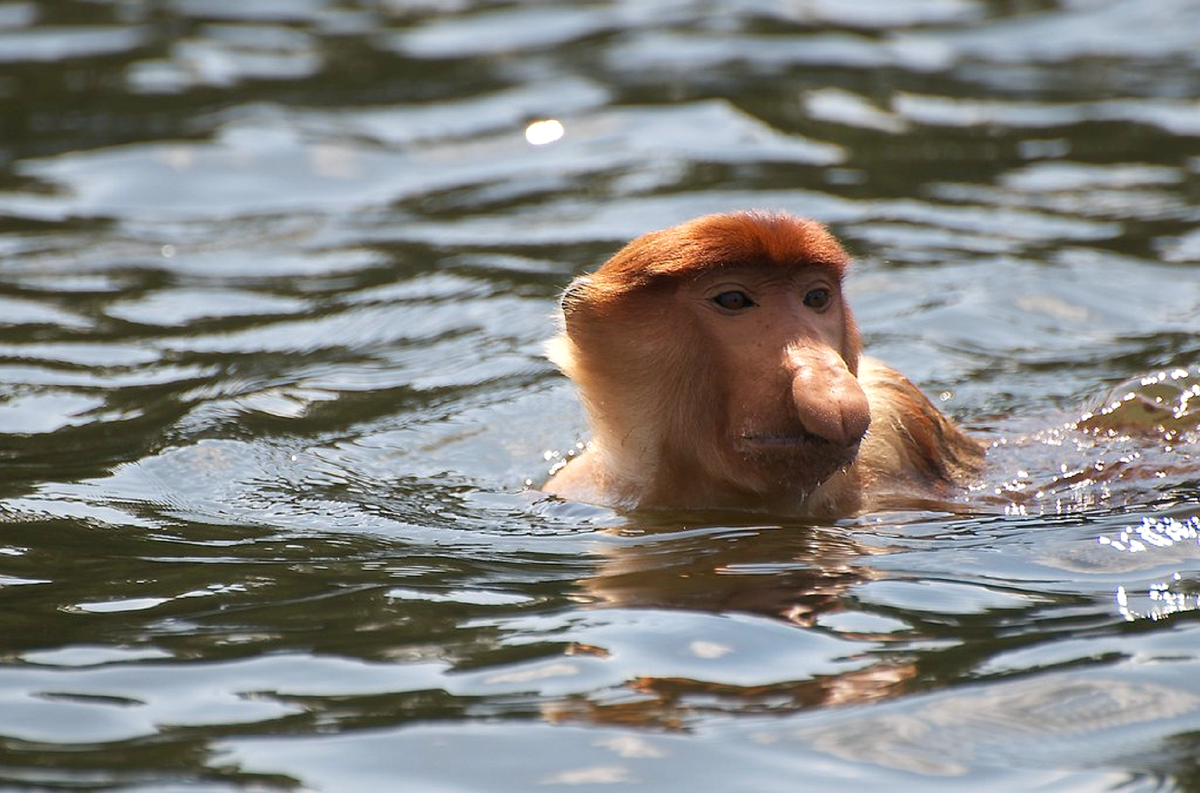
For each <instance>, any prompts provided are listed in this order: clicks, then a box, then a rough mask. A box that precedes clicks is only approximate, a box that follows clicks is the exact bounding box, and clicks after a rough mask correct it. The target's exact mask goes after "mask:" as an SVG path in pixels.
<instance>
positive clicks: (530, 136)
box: [525, 118, 566, 146]
mask: <svg viewBox="0 0 1200 793" xmlns="http://www.w3.org/2000/svg"><path fill="white" fill-rule="evenodd" d="M565 131H566V130H565V129H563V125H562V122H561V121H559V120H558V119H554V118H547V119H545V120H543V121H535V122H533V123H532V124H530V125H529V126H528V127H526V128H525V140H527V141H529V142H530V143H531V144H533V145H534V146H545V145H546V144H547V143H553V142H554V141H556V140H558V139H559V138H561V137H562V136H563V133H564V132H565Z"/></svg>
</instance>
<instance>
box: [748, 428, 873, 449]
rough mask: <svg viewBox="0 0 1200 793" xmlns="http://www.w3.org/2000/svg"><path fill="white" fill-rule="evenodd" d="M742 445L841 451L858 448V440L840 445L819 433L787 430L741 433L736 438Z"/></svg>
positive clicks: (761, 447)
mask: <svg viewBox="0 0 1200 793" xmlns="http://www.w3.org/2000/svg"><path fill="white" fill-rule="evenodd" d="M738 441H739V442H740V443H741V445H742V446H744V447H746V448H748V449H762V450H764V451H766V450H770V449H780V450H786V449H809V450H812V451H818V450H820V449H822V448H825V449H828V450H829V451H830V452H842V451H850V452H853V451H854V450H856V449H858V444H859V442H858V441H855V442H854V443H853V444H851V445H849V446H841V445H840V444H835V443H833V442H831V441H829V440H826V439H825V438H822V437H821V436H820V435H813V434H812V433H811V432H804V431H803V430H801V431H799V432H788V433H764V434H761V435H749V434H746V435H742V436H740V437H739V438H738Z"/></svg>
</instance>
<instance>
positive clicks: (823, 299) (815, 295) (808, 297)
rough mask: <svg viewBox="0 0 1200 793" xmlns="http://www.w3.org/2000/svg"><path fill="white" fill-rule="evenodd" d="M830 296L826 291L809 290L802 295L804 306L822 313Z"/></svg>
mask: <svg viewBox="0 0 1200 793" xmlns="http://www.w3.org/2000/svg"><path fill="white" fill-rule="evenodd" d="M830 300H831V296H830V294H829V290H828V289H824V288H822V289H810V290H808V293H807V294H805V295H804V305H806V306H808V307H809V308H811V309H814V310H816V311H822V310H824V309H826V308H828V307H829V301H830Z"/></svg>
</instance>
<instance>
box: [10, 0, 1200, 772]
mask: <svg viewBox="0 0 1200 793" xmlns="http://www.w3.org/2000/svg"><path fill="white" fill-rule="evenodd" d="M1197 53H1200V7H1197V6H1196V5H1195V4H1194V3H1191V2H1188V0H1123V1H1122V0H1118V1H1117V2H1109V1H1107V0H1072V1H1071V2H1067V1H1066V0H1063V1H1062V2H1054V1H1053V0H1035V1H1031V2H1002V1H1001V0H904V1H903V2H890V1H889V2H869V3H838V2H825V1H824V0H822V1H820V2H806V3H777V2H761V1H759V0H744V1H741V0H739V2H720V3H718V2H703V0H678V1H674V0H672V1H667V0H663V1H662V2H643V1H642V0H611V1H610V2H596V3H587V4H583V3H574V2H566V1H564V2H522V3H501V2H483V1H482V0H480V1H476V2H472V1H471V0H459V1H455V2H415V3H371V2H365V0H364V1H363V2H339V0H271V2H255V3H250V4H247V3H235V2H224V1H223V0H222V2H211V1H210V0H204V2H200V1H199V0H195V1H193V0H174V1H173V2H166V3H155V2H148V1H147V2H141V1H140V0H133V1H132V2H115V0H114V1H113V2H105V1H103V0H102V1H101V2H82V1H80V2H75V1H74V0H55V2H48V1H47V2H40V3H39V2H30V1H28V0H17V1H16V2H7V3H0V110H2V112H0V520H2V523H0V598H3V608H2V609H0V785H2V786H4V787H6V788H9V789H16V790H20V789H38V790H41V789H72V790H139V789H140V790H213V791H216V790H221V791H227V790H243V789H260V790H261V789H268V790H275V789H279V790H301V789H313V790H329V791H341V790H356V791H358V790H479V791H505V790H513V791H517V790H520V791H525V790H530V789H542V788H545V789H548V790H554V789H585V790H586V789H594V788H600V787H604V788H615V789H622V788H624V789H639V790H675V789H679V790H692V789H697V788H705V789H713V790H735V789H738V790H756V791H775V790H778V791H784V790H787V791H791V790H795V789H797V786H798V785H801V786H808V787H811V788H812V789H833V788H835V787H836V788H837V789H839V790H847V789H848V790H868V789H871V790H876V789H914V790H963V789H967V788H970V789H973V790H979V791H989V790H995V791H1010V790H1037V789H1044V790H1073V791H1100V790H1111V789H1117V788H1119V789H1121V790H1126V791H1142V790H1147V791H1148V790H1179V791H1197V790H1200V766H1198V765H1197V761H1196V757H1197V754H1198V752H1200V745H1198V743H1197V736H1198V735H1200V682H1197V681H1200V651H1198V650H1197V648H1200V618H1198V613H1200V438H1198V430H1197V426H1198V424H1200V418H1198V415H1200V232H1197V230H1196V229H1197V219H1198V218H1200V55H1198V54H1197ZM548 118H553V119H557V120H558V121H560V122H561V124H562V126H563V130H564V134H563V136H562V137H561V139H559V140H557V141H554V142H550V143H547V144H544V145H536V146H535V145H531V144H530V143H529V142H528V141H527V139H526V128H527V127H528V125H529V124H531V123H532V122H535V121H538V120H541V119H548ZM746 208H764V209H781V210H787V211H791V212H794V213H797V214H800V215H805V216H809V217H813V218H816V219H819V220H821V221H823V222H826V223H828V224H830V226H831V228H832V229H833V230H834V232H835V233H836V234H838V235H839V236H840V237H841V238H842V239H843V240H844V241H845V242H846V245H847V247H848V248H849V249H850V250H851V251H852V252H853V253H854V255H855V257H856V259H857V263H856V269H855V271H854V273H853V275H852V276H851V278H850V281H849V284H848V289H849V292H850V298H851V301H852V303H853V305H854V307H855V312H856V315H857V317H858V319H859V322H860V325H861V326H862V328H863V331H864V337H865V340H866V343H867V347H868V350H869V351H870V352H871V353H872V354H874V355H876V356H877V357H880V358H883V359H884V360H886V361H887V362H889V363H891V364H892V365H894V366H896V367H897V368H899V369H901V370H902V371H904V372H905V373H906V374H908V375H909V376H910V377H911V378H912V379H913V380H915V381H916V382H918V383H919V384H920V385H921V386H922V387H923V388H924V389H925V391H926V393H928V394H929V395H930V396H931V397H932V398H933V399H934V400H935V401H936V402H937V403H938V404H939V405H940V406H941V407H943V408H944V409H945V410H946V411H948V412H949V413H950V414H952V415H953V416H955V417H956V418H958V419H959V420H960V421H961V422H962V423H963V424H964V425H965V426H966V427H967V428H968V429H969V430H971V431H972V432H974V433H976V434H977V435H979V436H980V437H982V438H984V439H985V440H986V441H987V442H988V443H990V444H993V445H994V448H993V449H992V450H991V452H990V459H991V465H990V468H989V470H988V472H987V474H986V475H985V477H984V478H983V479H982V480H981V481H980V482H978V483H976V484H975V486H974V487H973V488H972V490H971V491H970V492H968V493H965V494H964V495H963V498H962V501H961V503H960V504H957V505H955V506H954V508H953V509H948V510H944V511H922V510H919V509H913V510H912V511H908V512H894V513H887V514H873V515H866V516H861V517H856V518H848V519H845V520H842V521H836V522H826V523H816V524H812V523H800V522H794V521H780V520H777V519H769V518H765V517H764V518H762V519H747V518H745V517H740V518H737V517H730V516H721V515H670V514H669V515H621V514H616V513H613V512H611V511H608V510H604V509H600V508H596V507H589V506H586V505H578V504H567V503H561V502H555V501H552V500H547V499H544V498H542V497H540V496H539V495H538V494H537V492H536V490H535V489H531V486H533V487H534V488H535V487H536V485H537V484H538V483H539V482H540V481H542V480H543V479H544V478H545V475H546V471H547V470H548V469H549V467H550V466H551V465H552V464H554V462H555V461H556V460H557V459H559V458H560V457H561V456H562V455H563V454H566V453H569V451H570V450H571V449H572V448H574V447H575V445H576V444H578V443H580V442H582V441H584V440H585V439H586V428H585V427H584V424H583V420H582V415H581V413H580V410H579V406H578V403H577V401H576V399H575V396H574V394H573V392H572V389H571V387H570V385H569V383H567V382H566V381H565V380H564V379H563V378H562V377H561V375H559V374H558V373H556V372H555V371H554V369H553V367H552V366H551V365H550V364H549V363H548V362H547V361H546V360H545V359H544V357H543V356H542V352H541V348H542V343H543V342H544V340H545V339H547V338H548V337H549V336H550V335H551V334H552V333H553V332H554V325H553V313H554V310H555V305H556V298H557V294H558V291H559V290H560V289H561V288H562V286H563V285H564V284H565V283H566V282H567V281H568V280H569V279H570V278H571V277H572V276H574V275H575V274H577V273H579V272H582V271H584V270H586V269H588V268H591V267H595V266H597V265H598V264H599V263H600V262H602V261H603V260H604V258H605V257H607V256H608V255H609V254H611V253H612V252H613V251H614V250H615V249H616V248H617V247H618V246H619V245H620V244H621V243H622V242H624V241H625V240H627V239H629V238H630V237H632V236H634V235H636V234H639V233H641V232H644V231H647V230H650V229H654V228H660V227H662V226H666V225H669V224H673V223H677V222H680V221H683V220H686V219H688V218H691V217H693V216H695V215H698V214H701V213H705V212H712V211H729V210H735V209H746Z"/></svg>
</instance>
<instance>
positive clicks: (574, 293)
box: [559, 275, 592, 319]
mask: <svg viewBox="0 0 1200 793" xmlns="http://www.w3.org/2000/svg"><path fill="white" fill-rule="evenodd" d="M591 285H592V278H591V276H588V275H581V276H579V277H578V278H576V279H575V280H574V281H572V282H571V283H569V284H567V288H566V289H565V290H563V294H562V299H561V300H560V301H559V305H560V306H561V307H562V312H563V316H564V317H566V318H567V319H570V318H571V314H572V313H573V312H574V311H575V309H576V308H578V307H579V305H580V304H581V303H582V302H583V300H584V297H585V294H586V292H587V290H588V287H590V286H591Z"/></svg>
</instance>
